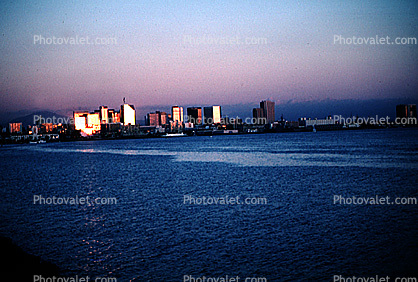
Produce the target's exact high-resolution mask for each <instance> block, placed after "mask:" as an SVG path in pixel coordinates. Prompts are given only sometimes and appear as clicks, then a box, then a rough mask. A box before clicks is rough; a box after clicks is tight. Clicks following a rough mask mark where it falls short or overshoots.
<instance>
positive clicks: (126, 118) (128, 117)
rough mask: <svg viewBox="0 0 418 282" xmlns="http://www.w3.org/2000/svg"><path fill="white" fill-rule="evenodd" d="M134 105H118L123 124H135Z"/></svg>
mask: <svg viewBox="0 0 418 282" xmlns="http://www.w3.org/2000/svg"><path fill="white" fill-rule="evenodd" d="M135 120H136V116H135V107H134V106H133V105H129V104H123V105H122V106H120V122H121V123H123V125H129V124H130V125H135Z"/></svg>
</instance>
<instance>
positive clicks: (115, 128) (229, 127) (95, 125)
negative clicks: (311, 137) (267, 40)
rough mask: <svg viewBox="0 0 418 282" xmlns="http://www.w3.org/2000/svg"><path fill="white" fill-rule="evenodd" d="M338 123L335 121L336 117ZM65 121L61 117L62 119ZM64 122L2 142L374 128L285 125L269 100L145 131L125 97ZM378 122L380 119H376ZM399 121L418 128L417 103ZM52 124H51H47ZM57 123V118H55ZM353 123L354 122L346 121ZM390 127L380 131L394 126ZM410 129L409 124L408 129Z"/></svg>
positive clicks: (20, 130)
mask: <svg viewBox="0 0 418 282" xmlns="http://www.w3.org/2000/svg"><path fill="white" fill-rule="evenodd" d="M336 117H337V118H338V119H337V118H336ZM60 119H61V120H63V118H58V120H60ZM64 119H68V120H67V121H65V122H62V121H59V122H54V121H52V122H51V121H48V122H45V121H47V120H48V118H47V119H44V118H42V117H40V116H39V117H38V118H37V119H36V122H35V121H34V122H33V124H31V125H27V126H26V127H24V126H23V124H22V123H21V122H13V123H9V125H8V127H2V128H1V137H2V138H1V139H2V142H6V143H7V142H12V143H16V142H17V143H19V142H23V143H24V142H31V141H53V140H77V139H80V138H83V137H89V138H129V137H158V136H161V135H164V134H167V133H186V134H187V135H214V134H237V133H262V132H286V131H312V130H317V129H318V130H337V129H344V128H359V127H361V126H360V125H361V122H360V121H362V122H363V124H362V128H374V127H375V125H374V124H370V123H364V121H366V120H367V119H366V118H358V117H352V118H342V117H341V116H334V117H331V116H328V117H326V118H324V119H317V118H315V119H311V118H299V119H298V120H297V121H287V120H285V119H284V118H283V117H281V119H280V120H276V116H275V103H274V102H272V101H268V100H263V101H261V102H260V107H259V108H254V109H253V110H252V118H247V119H245V120H244V121H243V120H242V119H240V118H238V117H236V118H230V117H227V116H225V117H223V116H222V110H221V106H217V105H215V106H204V107H198V106H194V107H188V108H186V111H184V109H183V107H180V106H172V107H171V112H170V113H167V112H163V111H155V112H150V113H147V114H146V116H145V126H140V125H139V124H138V123H137V121H136V110H135V107H134V105H130V104H127V103H126V102H125V98H124V99H123V104H122V105H121V106H120V109H119V110H115V109H109V108H108V107H107V106H100V107H99V109H98V110H95V111H93V112H90V111H75V112H73V117H72V118H69V117H68V118H64ZM376 119H377V117H376ZM396 119H397V120H409V119H414V121H415V123H412V124H411V125H412V126H416V125H417V108H416V105H415V104H402V105H397V106H396ZM49 120H51V119H49ZM54 120H55V117H54ZM347 120H350V122H347ZM392 124H393V123H389V122H386V124H385V123H383V124H380V125H379V126H393V125H392ZM407 126H408V125H407Z"/></svg>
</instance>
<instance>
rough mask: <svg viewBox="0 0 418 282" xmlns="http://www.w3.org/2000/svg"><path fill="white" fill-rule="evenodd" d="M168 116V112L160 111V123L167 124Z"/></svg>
mask: <svg viewBox="0 0 418 282" xmlns="http://www.w3.org/2000/svg"><path fill="white" fill-rule="evenodd" d="M167 124H168V117H167V113H166V112H160V125H167Z"/></svg>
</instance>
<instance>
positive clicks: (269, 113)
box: [260, 100, 276, 123]
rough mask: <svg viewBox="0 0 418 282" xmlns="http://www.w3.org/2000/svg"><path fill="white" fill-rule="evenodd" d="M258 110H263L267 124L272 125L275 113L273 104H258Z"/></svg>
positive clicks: (268, 102) (266, 102)
mask: <svg viewBox="0 0 418 282" xmlns="http://www.w3.org/2000/svg"><path fill="white" fill-rule="evenodd" d="M260 108H261V109H262V110H263V114H264V117H265V118H266V121H267V123H272V122H274V121H275V120H276V113H275V111H274V102H272V101H268V100H264V101H261V102H260Z"/></svg>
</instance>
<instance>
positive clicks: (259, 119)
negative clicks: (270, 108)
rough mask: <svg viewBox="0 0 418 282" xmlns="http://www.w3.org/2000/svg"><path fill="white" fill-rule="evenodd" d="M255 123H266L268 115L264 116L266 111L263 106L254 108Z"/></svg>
mask: <svg viewBox="0 0 418 282" xmlns="http://www.w3.org/2000/svg"><path fill="white" fill-rule="evenodd" d="M253 123H255V124H266V123H267V122H266V117H265V116H264V111H263V109H261V108H254V109H253Z"/></svg>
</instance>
